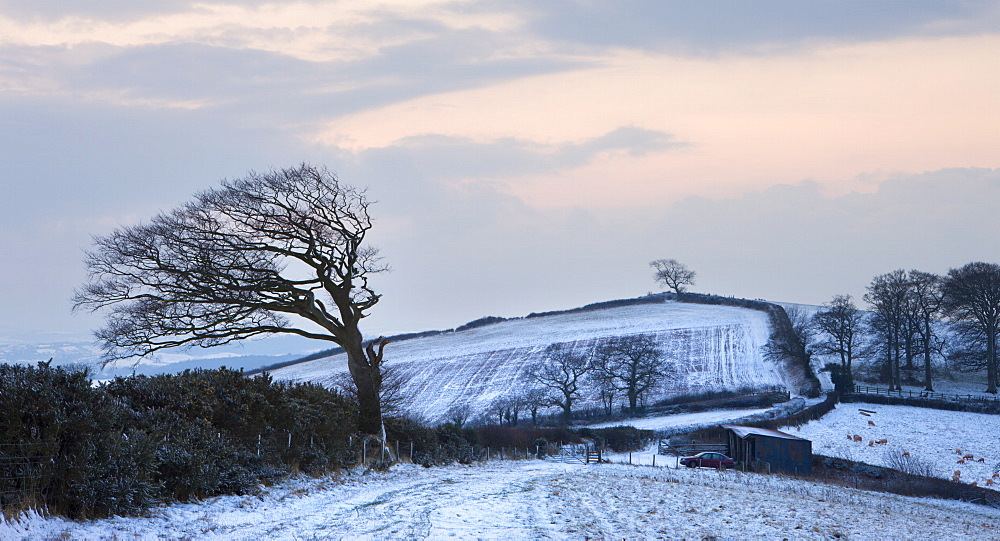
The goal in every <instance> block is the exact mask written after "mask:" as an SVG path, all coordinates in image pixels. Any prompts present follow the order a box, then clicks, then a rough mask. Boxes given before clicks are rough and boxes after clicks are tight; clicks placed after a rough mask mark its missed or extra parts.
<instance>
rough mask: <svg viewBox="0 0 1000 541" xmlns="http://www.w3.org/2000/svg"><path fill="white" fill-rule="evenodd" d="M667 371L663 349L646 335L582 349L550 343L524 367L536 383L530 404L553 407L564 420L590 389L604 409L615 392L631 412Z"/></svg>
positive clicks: (612, 401) (610, 407) (608, 407)
mask: <svg viewBox="0 0 1000 541" xmlns="http://www.w3.org/2000/svg"><path fill="white" fill-rule="evenodd" d="M671 375H672V372H671V370H670V366H669V364H668V361H667V359H666V358H665V357H664V354H663V351H662V350H661V349H660V348H659V347H658V346H657V344H656V340H655V339H654V338H653V337H652V336H650V335H642V334H639V335H630V336H620V337H614V338H610V339H608V340H606V341H605V342H603V343H600V344H598V345H597V346H596V347H592V348H589V349H585V350H580V349H578V348H574V347H573V346H571V345H568V344H553V345H551V346H549V347H548V348H546V350H545V355H544V358H543V359H542V360H539V361H538V362H536V363H535V364H534V365H533V366H531V367H530V369H529V371H528V376H529V378H530V379H531V381H532V382H533V383H534V384H535V385H536V386H537V389H538V390H536V391H535V392H534V394H533V395H532V398H533V399H532V401H531V402H529V404H536V405H544V406H554V407H558V408H560V409H561V410H562V416H563V419H564V420H565V421H567V422H568V421H569V420H570V418H571V417H572V415H573V405H574V404H575V403H576V402H577V401H579V400H581V399H583V398H586V397H587V395H588V394H590V395H596V396H597V398H599V399H600V401H601V403H602V405H603V407H604V409H605V411H606V412H607V413H609V414H610V413H612V411H613V408H614V404H615V400H616V399H619V398H624V399H625V400H627V401H628V411H629V412H631V413H635V412H637V411H638V410H639V407H640V402H641V400H642V398H643V397H644V396H645V395H646V394H648V393H649V392H650V391H651V390H652V389H654V388H655V387H656V386H657V385H660V384H662V383H663V382H665V381H667V380H668V379H670V377H671Z"/></svg>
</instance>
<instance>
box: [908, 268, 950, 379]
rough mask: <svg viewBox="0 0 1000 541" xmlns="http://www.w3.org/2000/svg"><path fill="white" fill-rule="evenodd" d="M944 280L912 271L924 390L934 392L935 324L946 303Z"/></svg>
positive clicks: (912, 294)
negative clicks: (932, 365) (932, 373)
mask: <svg viewBox="0 0 1000 541" xmlns="http://www.w3.org/2000/svg"><path fill="white" fill-rule="evenodd" d="M941 284H942V279H941V277H940V276H938V275H937V274H932V273H929V272H922V271H918V270H911V271H910V293H911V301H910V309H911V311H912V312H913V316H914V317H913V319H914V322H915V325H914V330H915V331H916V334H917V337H918V338H919V339H920V349H921V351H922V352H923V356H924V390H926V391H933V390H934V385H933V384H932V378H931V355H932V354H933V352H934V351H935V349H937V345H938V344H937V342H939V338H938V336H937V333H936V332H935V328H934V327H935V323H936V320H937V317H938V315H939V314H940V313H941V308H942V304H943V303H944V292H943V291H942V289H941Z"/></svg>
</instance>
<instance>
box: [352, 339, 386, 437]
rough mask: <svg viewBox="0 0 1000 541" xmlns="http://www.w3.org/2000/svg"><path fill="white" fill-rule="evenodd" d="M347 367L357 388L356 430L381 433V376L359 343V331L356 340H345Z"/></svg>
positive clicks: (373, 433)
mask: <svg viewBox="0 0 1000 541" xmlns="http://www.w3.org/2000/svg"><path fill="white" fill-rule="evenodd" d="M343 347H344V350H345V351H346V352H347V368H348V369H349V370H350V372H351V378H352V379H353V380H354V385H355V386H356V387H357V388H358V430H359V431H361V432H362V433H364V434H372V435H379V434H381V433H382V402H381V397H380V396H379V395H380V394H381V390H382V378H381V374H380V371H379V367H378V366H375V367H373V366H372V365H371V363H370V362H369V359H368V356H367V355H366V353H365V349H364V347H363V345H362V343H361V336H360V333H359V334H358V336H357V339H356V340H351V342H347V341H345V342H344V344H343Z"/></svg>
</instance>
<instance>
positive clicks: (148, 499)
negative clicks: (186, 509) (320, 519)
mask: <svg viewBox="0 0 1000 541" xmlns="http://www.w3.org/2000/svg"><path fill="white" fill-rule="evenodd" d="M0 411H2V413H0V416H2V417H0V504H2V506H3V508H4V509H8V508H23V507H24V505H25V504H26V502H32V501H34V502H39V504H41V505H44V506H45V507H46V508H47V509H48V510H49V511H50V512H52V513H56V514H62V515H66V516H68V517H71V518H85V517H99V516H108V515H112V514H124V515H127V514H137V513H141V512H142V511H144V510H146V509H148V508H149V507H150V506H151V505H153V504H156V503H158V502H166V501H174V500H189V499H195V498H202V497H206V496H213V495H218V494H245V493H248V492H252V491H254V490H255V489H256V486H257V484H258V483H260V482H269V481H271V480H273V479H275V478H276V477H278V476H280V475H282V474H284V473H286V472H288V471H294V470H301V471H307V472H310V473H314V472H315V473H318V472H321V471H325V470H328V469H332V468H337V467H340V466H343V465H346V464H349V463H350V462H351V460H352V455H351V452H350V450H349V448H348V440H349V436H350V434H351V433H352V432H354V427H355V418H354V411H355V407H354V404H352V403H351V402H350V401H349V400H347V399H345V398H344V397H342V396H340V395H339V394H337V393H336V392H334V391H330V390H327V389H324V388H323V387H320V386H318V385H308V384H306V385H302V384H297V385H290V384H284V383H281V384H276V383H274V382H273V381H272V380H271V379H270V378H269V377H266V376H264V377H257V378H247V377H245V376H244V375H243V373H242V372H238V371H234V370H227V369H224V368H223V369H219V370H193V371H185V372H184V373H182V374H174V375H159V376H151V377H147V376H134V377H130V378H116V379H115V380H113V381H111V382H109V383H108V384H106V385H104V386H102V387H93V386H92V385H91V382H90V378H89V374H88V373H87V372H86V370H67V369H64V368H52V367H51V366H50V365H49V364H48V363H40V364H39V365H38V366H37V367H27V366H11V365H0ZM5 457H10V458H8V459H6V460H4V458H5Z"/></svg>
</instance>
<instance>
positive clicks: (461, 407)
mask: <svg viewBox="0 0 1000 541" xmlns="http://www.w3.org/2000/svg"><path fill="white" fill-rule="evenodd" d="M471 418H472V407H471V406H469V405H468V404H457V405H454V406H452V407H451V408H449V409H448V411H447V412H446V413H445V419H447V420H446V421H445V422H447V423H451V424H453V425H455V427H456V428H462V427H464V426H465V423H468V422H469V419H471Z"/></svg>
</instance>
